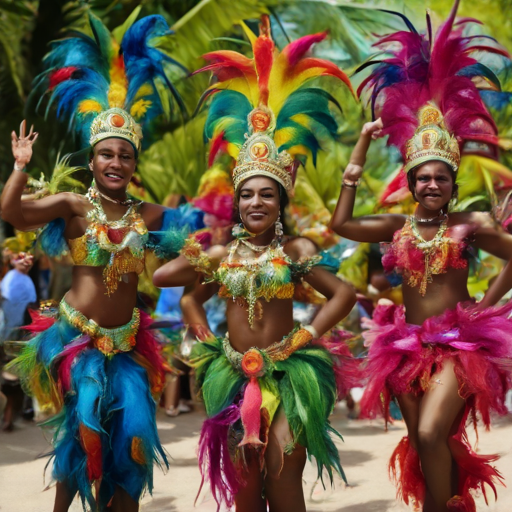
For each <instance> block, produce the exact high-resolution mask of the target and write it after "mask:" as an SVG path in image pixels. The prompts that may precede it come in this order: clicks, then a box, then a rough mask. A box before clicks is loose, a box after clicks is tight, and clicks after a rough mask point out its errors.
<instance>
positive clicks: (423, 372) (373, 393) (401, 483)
mask: <svg viewBox="0 0 512 512" xmlns="http://www.w3.org/2000/svg"><path fill="white" fill-rule="evenodd" d="M511 311H512V302H510V303H508V304H505V305H504V306H501V307H491V308H488V309H486V310H484V311H480V312H479V311H476V309H475V306H474V304H473V303H464V304H463V303H459V304H458V305H457V307H456V309H454V310H449V311H446V312H445V313H443V314H442V315H439V316H435V317H431V318H428V319H427V320H426V321H425V322H423V324H422V325H412V324H408V323H407V322H406V321H405V309H404V307H403V306H396V305H394V304H391V303H384V302H382V303H379V305H378V306H377V308H376V309H375V312H374V315H373V318H372V320H367V321H366V322H365V326H366V327H368V330H367V331H366V332H365V333H364V334H363V336H364V339H365V345H366V346H368V347H369V354H368V359H367V364H366V370H365V373H366V378H367V381H368V384H367V387H366V390H365V393H364V395H363V398H362V400H361V415H362V416H363V417H370V418H372V417H375V416H378V415H382V416H384V418H385V420H386V422H387V421H390V415H389V404H390V401H391V399H392V398H393V396H398V395H401V394H404V393H414V394H417V395H421V394H422V393H423V392H425V391H426V390H427V389H428V387H429V385H430V382H431V379H432V377H433V376H434V375H435V374H436V373H437V372H438V371H440V370H441V369H442V367H443V364H444V363H445V361H447V360H449V361H451V362H453V365H454V369H455V374H456V376H457V379H458V383H459V395H460V396H461V397H462V398H464V399H465V400H466V406H465V410H464V415H463V418H462V420H461V422H460V424H459V426H458V429H457V432H456V434H455V435H453V436H452V437H450V439H449V440H448V444H449V446H450V450H451V452H452V455H453V457H454V460H455V463H456V464H457V466H458V491H457V496H454V497H453V498H451V499H450V501H449V502H448V504H447V507H448V510H450V511H452V510H453V511H458V512H475V510H476V508H475V501H474V498H473V493H474V492H475V491H476V492H482V493H483V494H484V496H485V491H486V486H489V487H490V488H491V489H492V491H493V492H494V494H495V496H496V484H497V483H502V482H503V479H502V476H501V475H500V473H499V472H498V471H497V469H496V468H495V467H494V465H493V462H495V461H496V460H497V459H498V456H497V455H480V454H477V453H475V451H474V450H473V449H472V447H471V445H470V443H469V439H468V436H467V433H466V423H467V421H468V420H469V418H471V419H472V420H473V424H474V425H475V428H476V420H477V416H480V417H481V419H482V421H483V423H484V425H485V427H486V428H488V427H489V426H490V421H491V414H492V413H498V414H506V413H507V408H506V406H505V396H506V393H507V391H508V390H509V389H511V388H512V372H511V370H512V320H511V319H509V316H510V314H511ZM389 469H390V473H391V475H392V477H393V479H394V481H395V484H396V486H397V496H398V497H400V498H402V499H403V500H404V502H405V503H406V504H408V503H412V504H413V505H414V508H415V509H418V508H420V507H421V505H422V503H423V502H424V499H425V479H424V476H423V473H422V470H421V464H420V459H419V457H418V454H417V452H416V450H415V449H414V448H413V446H412V445H411V444H410V442H409V439H408V437H404V439H402V441H401V442H400V443H399V444H398V446H397V447H396V449H395V451H394V452H393V455H392V456H391V460H390V464H389ZM485 497H486V496H485ZM486 500H487V497H486Z"/></svg>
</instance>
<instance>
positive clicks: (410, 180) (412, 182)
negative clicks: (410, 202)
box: [407, 160, 459, 212]
mask: <svg viewBox="0 0 512 512" xmlns="http://www.w3.org/2000/svg"><path fill="white" fill-rule="evenodd" d="M429 161H432V160H429ZM436 161H437V162H441V163H443V164H445V166H446V168H447V169H448V172H449V173H450V176H451V177H452V198H454V197H457V193H458V191H459V185H458V184H457V183H456V180H457V173H456V172H455V171H454V170H453V168H452V167H451V166H450V165H448V164H447V163H446V162H443V161H442V160H436ZM424 163H427V162H424ZM422 165H423V164H420V165H418V166H416V167H413V168H412V169H411V170H410V171H408V172H407V185H408V187H409V190H410V192H411V194H412V197H413V199H414V200H415V201H416V202H417V201H418V200H417V199H416V195H415V194H414V189H415V188H416V173H417V172H418V169H419V168H420V167H421V166H422ZM443 210H444V211H445V212H446V211H447V210H448V203H446V204H445V205H444V206H443Z"/></svg>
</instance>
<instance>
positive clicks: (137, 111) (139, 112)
mask: <svg viewBox="0 0 512 512" xmlns="http://www.w3.org/2000/svg"><path fill="white" fill-rule="evenodd" d="M152 104H153V103H152V102H151V101H149V100H143V99H140V100H138V101H136V102H135V103H134V104H133V105H132V108H131V109H130V114H131V116H132V117H133V118H134V119H135V120H136V121H138V120H139V119H140V118H141V117H143V116H144V115H145V114H146V112H147V110H148V108H149V107H151V105H152Z"/></svg>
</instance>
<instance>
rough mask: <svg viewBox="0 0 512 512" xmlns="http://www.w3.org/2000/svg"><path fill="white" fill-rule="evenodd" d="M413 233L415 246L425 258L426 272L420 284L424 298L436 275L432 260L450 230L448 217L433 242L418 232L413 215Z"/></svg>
mask: <svg viewBox="0 0 512 512" xmlns="http://www.w3.org/2000/svg"><path fill="white" fill-rule="evenodd" d="M410 219H411V222H410V224H411V231H412V234H413V235H414V237H415V238H416V240H415V241H414V245H415V246H416V247H417V248H418V249H420V250H421V251H422V252H423V258H424V266H425V270H424V272H423V279H422V280H421V283H420V290H419V291H420V294H421V295H422V296H424V295H425V293H426V291H427V284H428V283H431V282H432V276H433V275H434V270H435V269H433V268H432V266H431V265H430V260H431V258H432V257H433V256H434V255H435V253H436V251H437V249H438V248H439V247H440V246H441V243H442V239H443V237H444V234H445V233H446V230H447V229H448V215H446V214H445V217H444V219H443V220H442V222H441V224H440V226H439V229H438V230H437V233H436V234H435V236H434V238H432V240H425V239H424V238H423V237H422V236H421V235H420V232H419V231H418V226H417V225H416V221H417V219H416V217H414V215H411V217H410Z"/></svg>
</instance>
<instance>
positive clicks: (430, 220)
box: [414, 209, 448, 224]
mask: <svg viewBox="0 0 512 512" xmlns="http://www.w3.org/2000/svg"><path fill="white" fill-rule="evenodd" d="M439 218H442V220H446V219H447V218H448V215H447V214H446V213H444V211H443V210H442V209H441V210H440V211H439V213H438V214H437V215H436V216H435V217H430V218H429V219H422V218H421V217H416V214H414V220H415V221H416V222H418V223H420V224H428V223H429V222H433V221H435V220H437V219H439Z"/></svg>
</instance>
